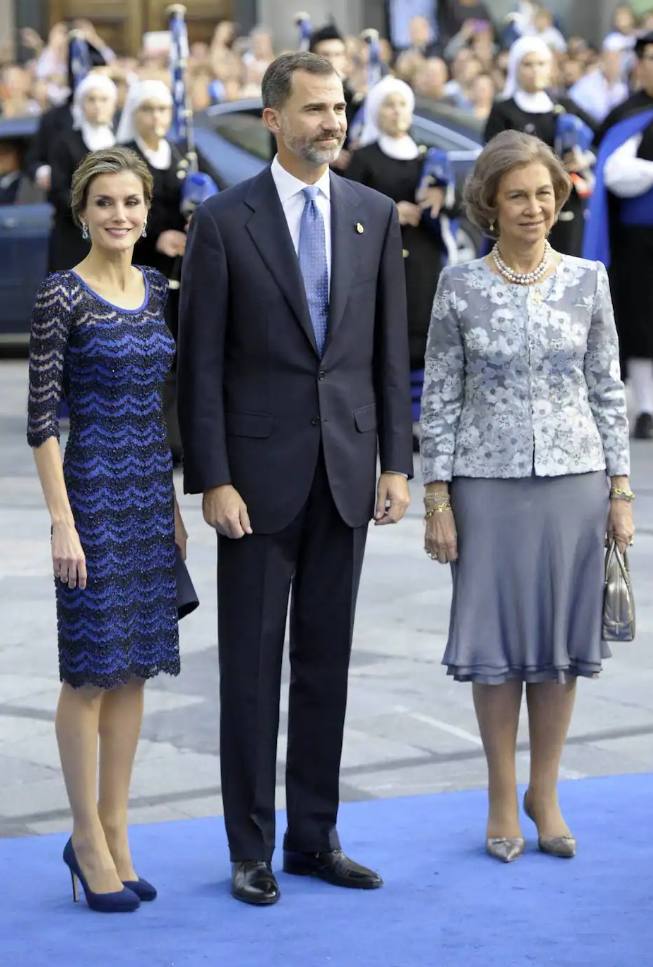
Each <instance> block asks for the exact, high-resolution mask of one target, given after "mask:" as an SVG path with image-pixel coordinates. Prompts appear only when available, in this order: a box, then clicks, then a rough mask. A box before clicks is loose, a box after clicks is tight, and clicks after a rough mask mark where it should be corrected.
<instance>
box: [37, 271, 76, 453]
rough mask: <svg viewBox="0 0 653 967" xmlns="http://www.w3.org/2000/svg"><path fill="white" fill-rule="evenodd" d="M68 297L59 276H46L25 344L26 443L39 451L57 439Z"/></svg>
mask: <svg viewBox="0 0 653 967" xmlns="http://www.w3.org/2000/svg"><path fill="white" fill-rule="evenodd" d="M70 316H71V308H70V293H69V291H68V289H67V288H66V285H65V283H64V281H63V279H62V277H61V275H60V274H59V273H55V274H54V275H51V276H49V277H48V278H47V279H46V280H45V282H43V283H42V284H41V286H40V288H39V290H38V292H37V294H36V302H35V303H34V309H33V312H32V327H31V333H30V343H29V396H28V402H27V442H28V443H29V445H30V446H31V447H39V446H41V444H42V443H44V442H45V440H47V439H48V437H51V436H54V437H56V438H57V440H58V439H59V421H58V419H57V406H58V404H59V400H60V399H61V397H62V395H63V372H64V359H65V355H66V346H67V343H68V333H69V330H70Z"/></svg>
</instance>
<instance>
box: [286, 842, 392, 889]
mask: <svg viewBox="0 0 653 967" xmlns="http://www.w3.org/2000/svg"><path fill="white" fill-rule="evenodd" d="M283 869H284V873H294V874H295V875H296V876H317V877H319V879H320V880H326V882H327V883H333V884H334V886H348V887H352V888H353V889H355V890H376V889H377V887H379V886H383V880H382V879H381V877H380V876H379V874H378V873H375V872H374V870H368V869H367V867H366V866H361V865H360V864H359V863H355V862H354V860H350V859H349V857H348V856H345V854H344V853H343V851H342V850H341V849H332V850H328V851H325V852H324V853H297V852H294V851H293V850H284V853H283Z"/></svg>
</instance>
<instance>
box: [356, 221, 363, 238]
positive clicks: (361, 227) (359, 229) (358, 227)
mask: <svg viewBox="0 0 653 967" xmlns="http://www.w3.org/2000/svg"><path fill="white" fill-rule="evenodd" d="M356 231H357V232H358V234H359V235H362V234H363V232H364V231H365V229H364V228H363V226H362V225H361V223H360V222H356Z"/></svg>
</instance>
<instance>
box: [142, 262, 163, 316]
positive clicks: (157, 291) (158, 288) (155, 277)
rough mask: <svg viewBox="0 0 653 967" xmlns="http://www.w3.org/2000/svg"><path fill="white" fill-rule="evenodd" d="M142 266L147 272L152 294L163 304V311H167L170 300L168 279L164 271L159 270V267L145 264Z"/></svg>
mask: <svg viewBox="0 0 653 967" xmlns="http://www.w3.org/2000/svg"><path fill="white" fill-rule="evenodd" d="M141 268H142V270H143V272H145V276H146V278H147V285H148V288H149V291H150V294H151V295H153V296H154V297H155V298H156V299H157V300H158V302H159V305H160V306H161V312H165V308H166V303H167V301H168V280H167V279H166V277H165V275H164V274H163V272H159V270H158V269H153V268H152V267H151V266H145V265H143V266H141Z"/></svg>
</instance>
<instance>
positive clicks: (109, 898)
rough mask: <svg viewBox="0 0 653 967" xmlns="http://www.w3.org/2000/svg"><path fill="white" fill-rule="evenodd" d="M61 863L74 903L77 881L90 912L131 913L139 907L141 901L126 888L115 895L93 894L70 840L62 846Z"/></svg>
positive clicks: (76, 899) (76, 897) (76, 898)
mask: <svg viewBox="0 0 653 967" xmlns="http://www.w3.org/2000/svg"><path fill="white" fill-rule="evenodd" d="M63 861H64V863H65V864H66V866H67V867H68V869H69V870H70V878H71V880H72V885H73V900H74V901H75V903H77V901H78V899H79V898H78V895H77V880H79V882H80V883H81V884H82V887H83V889H84V895H85V897H86V902H87V904H88V906H89V907H90V908H91V910H96V911H97V912H98V913H131V911H132V910H136V909H138V907H139V906H140V904H141V901H140V900H139V899H138V897H137V896H136V894H135V893H134V891H133V890H129V889H127V888H126V887H125V888H124V889H122V890H118V891H116V892H115V893H93V890H91V888H90V886H89V885H88V883H87V882H86V878H85V876H84V874H83V873H82V870H81V867H80V865H79V863H78V862H77V857H76V856H75V850H74V849H73V841H72V839H69V840H68V842H67V843H66V845H65V846H64V850H63Z"/></svg>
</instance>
